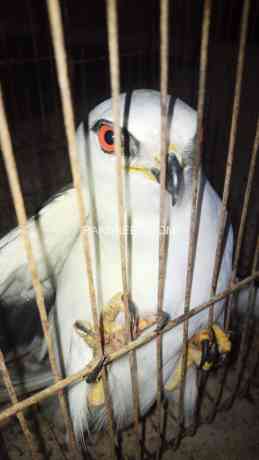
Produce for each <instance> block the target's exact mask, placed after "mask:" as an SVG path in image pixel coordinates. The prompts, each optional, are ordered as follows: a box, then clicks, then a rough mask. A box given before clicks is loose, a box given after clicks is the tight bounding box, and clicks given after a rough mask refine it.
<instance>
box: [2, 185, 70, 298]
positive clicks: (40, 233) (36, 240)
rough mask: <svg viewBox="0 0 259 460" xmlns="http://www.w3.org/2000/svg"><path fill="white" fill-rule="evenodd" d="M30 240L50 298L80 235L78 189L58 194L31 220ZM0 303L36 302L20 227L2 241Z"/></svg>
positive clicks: (39, 271)
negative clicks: (77, 203)
mask: <svg viewBox="0 0 259 460" xmlns="http://www.w3.org/2000/svg"><path fill="white" fill-rule="evenodd" d="M28 231H29V237H30V241H31V244H32V248H33V254H34V256H35V258H36V263H37V269H38V274H39V277H40V281H41V282H42V283H43V288H44V294H45V295H46V296H47V295H49V294H51V293H53V292H54V291H55V285H56V277H57V275H58V273H59V272H60V270H61V268H62V266H63V264H64V261H65V260H66V257H67V256H68V254H69V252H70V249H71V247H72V246H73V244H74V241H75V239H76V238H77V236H78V232H79V218H78V211H77V208H76V206H75V190H74V189H73V188H69V189H67V190H66V191H64V192H62V193H59V194H58V195H56V196H55V197H54V198H53V199H51V201H49V202H48V203H47V204H46V205H45V206H44V207H43V208H42V209H41V210H40V211H39V212H38V214H37V215H36V216H35V217H33V218H31V219H30V220H29V221H28ZM0 273H1V278H0V301H1V303H3V304H4V305H5V306H6V305H15V306H20V305H24V304H25V303H27V304H28V302H30V301H31V300H32V299H34V290H33V287H32V280H31V275H30V272H29V270H28V267H27V257H26V254H25V250H24V247H23V243H22V240H21V237H20V229H19V228H18V227H17V228H16V229H14V230H13V231H11V232H10V233H8V234H7V235H6V236H5V237H4V238H2V239H1V240H0Z"/></svg>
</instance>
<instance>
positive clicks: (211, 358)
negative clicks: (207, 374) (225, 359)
mask: <svg viewBox="0 0 259 460" xmlns="http://www.w3.org/2000/svg"><path fill="white" fill-rule="evenodd" d="M210 333H211V334H212V337H211V338H208V339H207V340H203V341H202V343H201V349H202V353H201V362H200V369H202V370H204V371H207V370H210V369H211V368H212V367H214V366H216V365H217V364H219V362H220V353H219V349H218V344H217V339H216V336H215V332H214V330H213V328H212V329H211V330H210ZM205 364H207V367H206V366H205Z"/></svg>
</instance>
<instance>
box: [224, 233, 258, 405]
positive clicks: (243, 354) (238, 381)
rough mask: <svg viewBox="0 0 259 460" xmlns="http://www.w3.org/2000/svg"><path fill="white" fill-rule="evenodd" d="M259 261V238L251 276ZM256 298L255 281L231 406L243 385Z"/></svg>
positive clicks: (248, 305)
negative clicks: (245, 360)
mask: <svg viewBox="0 0 259 460" xmlns="http://www.w3.org/2000/svg"><path fill="white" fill-rule="evenodd" d="M258 260H259V237H258V238H257V243H256V250H255V254H254V257H253V266H252V272H251V275H254V273H255V272H256V269H257V265H258ZM255 298H256V288H255V285H254V281H253V282H252V283H251V286H250V287H249V294H248V304H247V312H246V317H245V321H244V323H245V324H244V327H243V331H242V338H241V344H240V352H239V355H238V361H237V370H236V382H235V384H234V388H233V391H232V397H231V398H230V402H229V405H231V404H232V402H233V401H234V398H235V396H236V394H237V392H238V390H239V387H240V384H241V379H242V373H243V371H244V359H245V357H246V354H247V351H248V349H247V339H248V335H249V326H251V316H252V314H253V308H254V303H255Z"/></svg>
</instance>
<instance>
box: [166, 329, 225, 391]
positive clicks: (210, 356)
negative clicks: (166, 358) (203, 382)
mask: <svg viewBox="0 0 259 460" xmlns="http://www.w3.org/2000/svg"><path fill="white" fill-rule="evenodd" d="M230 350H231V342H230V340H229V336H228V334H226V333H225V332H224V331H223V330H222V329H221V328H220V327H219V326H218V325H217V324H213V325H212V327H211V328H208V329H203V330H201V331H199V332H198V333H197V334H195V335H193V336H192V338H191V339H190V340H189V342H188V348H187V364H186V366H187V369H188V368H189V367H191V366H193V365H195V366H196V367H197V368H199V369H202V370H203V371H209V370H210V369H212V368H213V367H214V366H216V365H217V364H218V363H219V362H221V361H222V357H223V356H224V357H225V356H226V355H227V354H228V353H229V352H230ZM182 361H183V356H182V355H181V356H180V358H179V360H178V363H177V366H176V369H175V371H174V372H173V374H172V375H171V377H170V378H169V380H168V382H167V383H166V385H165V389H166V390H167V391H174V390H175V389H176V388H177V387H178V385H179V384H180V382H181V375H182Z"/></svg>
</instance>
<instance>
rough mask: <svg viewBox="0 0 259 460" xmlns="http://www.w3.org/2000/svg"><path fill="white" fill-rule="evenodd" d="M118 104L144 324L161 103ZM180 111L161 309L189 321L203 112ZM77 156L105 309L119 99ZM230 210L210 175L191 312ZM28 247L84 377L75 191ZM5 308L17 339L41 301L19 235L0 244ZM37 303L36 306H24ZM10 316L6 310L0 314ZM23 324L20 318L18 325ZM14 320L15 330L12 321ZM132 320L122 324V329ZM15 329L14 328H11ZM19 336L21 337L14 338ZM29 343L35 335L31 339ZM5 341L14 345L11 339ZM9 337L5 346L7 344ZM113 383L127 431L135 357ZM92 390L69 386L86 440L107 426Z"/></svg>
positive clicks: (189, 407) (113, 229) (125, 98)
mask: <svg viewBox="0 0 259 460" xmlns="http://www.w3.org/2000/svg"><path fill="white" fill-rule="evenodd" d="M120 102H121V127H122V144H123V149H124V164H125V170H126V171H125V173H126V185H125V193H126V211H127V222H128V223H130V227H131V230H132V231H131V234H130V237H129V238H128V243H129V247H128V258H127V259H128V276H129V287H130V296H131V299H132V301H133V302H134V305H135V306H136V309H137V311H138V314H139V315H140V316H141V317H143V318H145V317H148V316H149V315H152V314H154V313H156V312H157V292H158V263H159V258H158V253H159V251H158V249H159V206H160V185H159V182H158V181H157V180H154V178H155V176H157V173H158V171H159V152H160V116H161V113H160V94H159V93H158V92H156V91H151V90H136V91H134V92H132V93H130V94H126V95H125V94H123V95H121V98H120ZM168 103H169V104H170V106H171V108H172V113H171V116H170V123H169V148H170V151H169V154H170V157H169V158H170V159H171V163H170V164H169V163H168V167H169V169H170V168H171V169H170V171H169V176H170V177H168V180H169V181H170V180H171V184H170V187H168V189H170V193H169V192H168V193H167V194H166V199H167V201H168V210H169V212H168V216H167V225H168V228H169V234H168V249H167V260H166V279H165V295H164V305H163V309H164V311H165V312H167V313H168V315H170V318H176V317H177V316H179V315H181V314H183V312H184V295H185V287H186V272H187V257H188V248H189V235H190V225H191V204H192V193H193V188H192V180H193V168H192V166H193V160H194V157H195V155H196V150H195V136H196V128H197V121H196V112H195V111H194V110H193V109H192V108H190V107H189V106H188V105H187V104H185V103H184V102H182V101H181V100H179V99H176V100H175V101H172V100H171V102H170V97H168ZM77 146H78V159H79V163H80V171H81V177H82V185H83V193H84V196H85V198H86V203H87V205H88V211H89V212H88V216H87V228H88V229H89V237H90V241H91V250H92V257H93V270H94V280H95V286H96V288H97V299H98V306H99V309H100V310H101V308H102V306H103V305H105V304H106V303H107V302H108V301H109V300H110V299H111V298H112V297H113V296H114V294H116V293H117V292H119V291H122V280H121V260H120V250H119V235H118V203H117V182H116V181H117V179H116V165H115V163H116V155H115V152H114V138H113V119H112V110H111V100H107V101H105V102H103V103H101V104H100V105H98V106H97V107H96V108H95V109H94V110H93V111H92V112H91V113H90V116H89V123H88V126H87V127H86V128H85V126H84V124H83V123H82V124H81V125H80V126H79V128H78V130H77ZM221 206H222V205H221V201H220V199H219V197H218V195H217V194H216V192H215V191H214V190H213V188H212V187H211V185H210V184H209V182H208V180H207V179H206V177H205V176H203V191H202V205H201V214H200V224H199V235H198V241H197V250H196V258H195V267H194V275H193V284H192V292H191V308H193V307H195V306H197V305H199V304H201V303H203V302H205V301H207V300H208V299H209V297H210V289H211V282H212V270H213V264H214V258H215V251H216V243H217V232H218V223H219V216H220V210H221ZM29 232H30V238H31V241H32V244H33V249H34V253H35V255H36V257H37V264H38V269H39V274H40V278H41V281H42V283H43V287H44V293H45V295H46V299H47V300H48V304H49V305H52V304H53V303H54V296H55V308H56V310H55V313H56V328H57V334H58V341H59V345H60V352H61V355H62V361H63V366H64V372H65V374H66V375H70V374H72V373H74V372H77V371H79V370H81V369H82V368H83V367H84V366H85V365H86V364H87V363H89V362H90V361H91V359H92V357H93V350H92V349H91V347H89V346H88V345H87V343H86V342H85V341H84V340H83V339H82V337H80V335H78V334H77V333H76V331H75V328H74V323H75V322H76V321H79V320H80V321H88V322H92V314H91V306H90V297H89V292H88V288H87V283H86V273H85V261H84V256H83V250H82V241H81V238H80V237H79V219H78V211H77V208H76V199H75V191H74V189H73V188H71V189H68V190H66V191H64V192H62V193H60V194H59V195H58V196H56V197H55V198H54V199H53V200H52V201H51V202H50V203H48V204H47V205H46V206H45V207H43V208H42V209H41V211H40V212H39V214H38V216H37V218H34V219H31V220H30V224H29ZM232 249H233V236H232V229H231V227H230V228H229V230H228V236H227V239H226V244H225V249H224V254H223V257H222V262H221V268H220V274H219V279H218V285H217V292H219V291H222V290H224V289H225V288H226V287H227V286H228V283H229V279H230V274H231V268H232ZM0 271H1V280H0V299H1V302H2V303H3V308H2V310H1V312H2V311H4V312H5V318H7V319H6V321H7V324H8V327H9V328H10V335H11V336H12V337H13V336H14V334H15V330H16V325H15V326H12V325H13V323H15V322H16V324H17V318H21V316H22V315H24V311H28V309H29V311H32V304H33V302H34V301H35V299H34V291H33V289H32V285H31V277H30V275H29V273H28V271H27V268H26V257H25V254H24V251H23V248H22V244H21V241H20V238H19V230H17V229H16V230H14V231H13V232H11V233H9V234H8V235H7V236H6V237H5V238H3V239H2V240H1V241H0ZM26 305H28V308H26ZM222 308H223V303H222V302H219V303H217V304H216V307H215V318H216V320H217V322H218V323H219V324H221V322H222ZM1 315H2V313H1ZM19 315H20V316H19ZM8 317H9V321H8ZM122 320H123V317H121V318H120V321H122ZM207 320H208V311H203V312H202V313H200V314H199V315H196V316H194V317H193V318H192V319H191V320H190V322H189V337H191V336H192V335H193V334H194V333H195V332H196V331H198V330H200V329H201V328H203V327H206V326H207ZM12 329H13V330H12ZM16 333H17V332H16ZM182 337H183V334H182V326H178V327H177V328H175V329H173V330H171V331H169V332H167V333H166V334H165V335H164V337H163V380H164V383H166V382H167V381H168V379H169V378H170V377H171V376H172V374H173V372H174V370H175V368H176V365H177V361H178V359H179V355H180V352H181V350H182ZM31 338H32V337H31V336H29V335H28V334H27V337H26V339H27V341H28V340H29V339H31ZM5 339H6V338H5ZM5 339H4V340H5ZM136 356H137V367H138V385H139V393H140V410H141V413H142V414H144V413H145V412H146V411H147V410H148V409H149V408H150V406H151V405H152V404H153V403H154V401H155V397H156V383H157V380H156V373H157V364H156V342H155V341H153V342H150V343H148V344H147V345H145V346H143V347H142V348H140V349H138V350H137V352H136ZM196 374H197V371H196V369H195V368H194V367H191V368H189V369H188V372H187V380H186V387H185V414H186V415H187V416H188V415H191V414H192V412H193V408H194V405H195V401H196V398H197V385H196ZM109 386H110V391H111V395H112V402H113V412H114V417H115V420H116V423H117V426H118V427H121V426H124V425H125V424H128V423H130V421H131V420H132V412H133V406H132V405H133V403H132V389H131V379H130V369H129V360H128V357H124V358H121V359H120V360H118V361H116V362H114V363H113V364H112V365H111V367H110V368H109ZM89 389H90V386H89V384H88V383H86V381H82V382H80V383H77V384H75V385H73V386H71V387H70V388H69V389H68V400H69V407H70V413H71V416H72V420H73V426H74V430H75V432H76V434H77V436H78V437H80V435H81V434H82V433H83V432H84V431H85V430H87V429H88V426H89V423H90V422H91V417H94V418H95V419H94V421H95V423H96V424H97V425H98V426H101V425H102V423H103V422H104V421H105V411H104V409H102V410H99V411H95V412H94V414H93V411H91V407H88V406H89V404H88V402H87V395H89Z"/></svg>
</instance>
